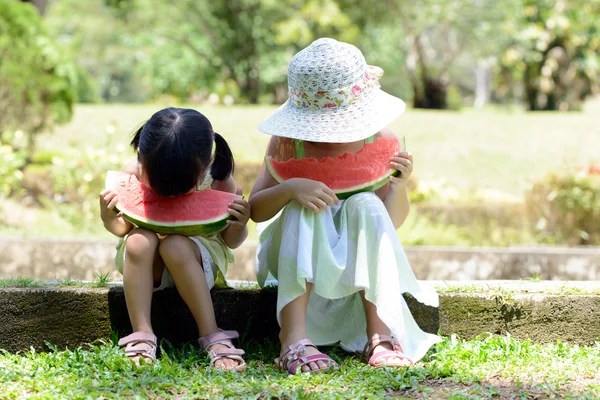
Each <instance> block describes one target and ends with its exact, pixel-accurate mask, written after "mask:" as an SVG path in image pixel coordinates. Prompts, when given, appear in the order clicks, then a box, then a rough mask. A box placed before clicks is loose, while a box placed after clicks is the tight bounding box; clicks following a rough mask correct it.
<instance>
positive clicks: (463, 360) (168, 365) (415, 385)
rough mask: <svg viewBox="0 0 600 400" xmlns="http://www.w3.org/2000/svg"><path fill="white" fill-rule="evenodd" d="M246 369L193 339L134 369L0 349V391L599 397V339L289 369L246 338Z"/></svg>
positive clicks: (114, 352)
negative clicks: (220, 366) (231, 366)
mask: <svg viewBox="0 0 600 400" xmlns="http://www.w3.org/2000/svg"><path fill="white" fill-rule="evenodd" d="M244 347H245V349H246V350H247V355H246V360H247V361H248V363H249V368H248V370H247V371H245V372H243V373H239V374H233V373H227V372H219V371H214V370H210V369H209V368H208V367H207V366H208V360H207V358H206V357H205V356H203V355H201V354H200V353H199V352H198V350H197V348H195V347H192V346H187V347H184V348H182V349H173V348H171V347H170V346H168V344H164V346H163V348H164V349H165V351H163V352H162V355H161V356H160V357H159V360H158V361H157V362H156V363H155V364H154V365H151V366H142V367H140V368H136V367H134V366H132V364H131V363H130V362H129V361H128V360H127V359H126V358H125V357H124V356H123V355H122V353H121V351H120V350H119V349H118V348H117V347H116V346H114V345H113V344H112V343H100V344H97V345H90V346H87V347H85V348H78V349H76V350H58V349H54V351H51V352H48V353H37V352H34V351H30V352H27V353H23V354H17V355H15V354H9V353H4V354H2V353H0V398H3V399H21V398H35V399H57V398H58V399H80V398H100V399H109V398H174V399H182V398H185V399H187V398H199V399H205V398H210V399H218V398H249V399H259V398H260V399H269V398H278V399H341V398H344V399H357V398H370V399H372V398H382V397H384V396H394V397H402V398H450V399H466V398H482V399H488V398H499V399H507V398H550V397H552V398H590V399H591V398H597V397H598V396H600V378H599V377H598V376H597V374H596V373H597V371H598V366H599V365H600V343H598V344H596V345H595V346H590V347H579V346H572V345H567V344H563V343H554V344H545V345H539V344H532V343H530V342H529V341H517V340H514V339H512V338H510V337H508V336H504V337H481V338H479V339H478V340H471V341H464V340H459V339H456V338H446V339H444V341H443V342H442V343H440V344H439V345H437V346H436V348H434V349H433V350H432V351H430V353H429V354H428V355H427V356H426V358H425V359H424V360H423V361H421V362H419V363H418V364H417V365H416V366H414V367H412V368H410V369H404V370H393V369H372V368H369V367H368V366H366V365H364V364H362V363H360V362H359V361H358V360H357V359H356V358H354V357H351V356H349V355H348V354H347V353H344V352H342V351H341V350H339V349H333V350H331V351H330V354H331V355H332V356H333V357H334V358H335V359H336V360H337V361H338V363H339V364H340V371H338V372H334V373H328V374H318V375H311V374H303V375H299V376H289V375H287V374H285V373H283V372H280V371H278V370H277V369H276V368H275V367H274V364H273V362H272V359H273V358H274V357H275V356H276V346H274V345H273V344H272V343H266V344H263V345H260V346H257V345H256V343H245V345H244Z"/></svg>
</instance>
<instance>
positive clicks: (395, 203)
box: [381, 129, 413, 229]
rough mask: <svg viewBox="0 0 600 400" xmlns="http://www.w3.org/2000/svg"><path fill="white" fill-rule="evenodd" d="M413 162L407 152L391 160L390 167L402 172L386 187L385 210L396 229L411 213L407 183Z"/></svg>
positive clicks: (391, 178) (387, 134) (392, 178)
mask: <svg viewBox="0 0 600 400" xmlns="http://www.w3.org/2000/svg"><path fill="white" fill-rule="evenodd" d="M381 133H382V136H388V137H389V136H394V134H393V133H392V132H391V131H390V130H388V129H385V130H382V132H381ZM403 150H404V149H403ZM412 160H413V158H412V154H411V153H409V152H405V151H400V152H398V153H396V154H395V155H394V157H393V159H391V160H390V166H391V167H392V168H395V169H397V170H399V171H400V172H401V174H400V175H399V176H398V177H390V184H389V186H388V185H386V186H388V187H389V188H386V189H385V190H384V193H385V192H387V193H385V198H384V204H385V208H386V209H387V211H388V214H389V215H390V218H391V219H392V223H393V224H394V228H396V229H398V228H400V226H402V224H403V223H404V221H405V220H406V217H407V216H408V212H409V211H410V202H409V200H408V190H407V188H406V182H407V181H408V177H409V176H410V174H411V173H412V170H413V165H412Z"/></svg>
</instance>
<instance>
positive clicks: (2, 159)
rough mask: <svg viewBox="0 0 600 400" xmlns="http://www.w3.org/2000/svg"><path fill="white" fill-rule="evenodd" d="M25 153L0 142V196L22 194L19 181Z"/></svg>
mask: <svg viewBox="0 0 600 400" xmlns="http://www.w3.org/2000/svg"><path fill="white" fill-rule="evenodd" d="M25 162H26V153H25V152H24V151H21V150H15V149H14V148H13V147H12V146H10V145H5V144H0V198H2V197H9V196H13V195H22V194H23V190H22V188H21V182H22V181H23V172H22V171H21V168H22V167H23V166H24V165H25Z"/></svg>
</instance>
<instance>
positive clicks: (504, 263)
mask: <svg viewBox="0 0 600 400" xmlns="http://www.w3.org/2000/svg"><path fill="white" fill-rule="evenodd" d="M115 245H116V240H112V239H111V240H45V239H28V238H10V237H9V238H7V237H3V238H2V239H1V240H0V278H16V277H30V278H35V279H38V280H52V279H57V278H58V279H64V278H67V277H70V278H72V279H77V280H92V279H94V275H95V273H103V274H104V273H110V274H111V277H112V278H113V279H121V276H120V274H119V273H118V272H117V271H116V270H115V268H114V266H113V259H114V256H115ZM405 250H406V253H407V255H408V259H409V261H410V263H411V265H412V267H413V270H414V271H415V275H416V276H417V278H418V279H427V280H432V279H433V280H435V279H443V280H448V279H459V280H467V279H475V280H480V279H523V278H527V277H532V276H536V275H538V276H541V277H542V278H543V279H547V280H600V248H598V247H578V248H561V247H508V248H473V247H464V248H461V247H431V246H416V247H406V248H405ZM234 253H235V255H236V259H237V262H236V263H235V264H234V265H231V266H230V268H229V273H228V274H227V277H228V278H229V279H232V280H246V281H253V280H256V274H255V271H254V256H255V253H256V243H255V242H246V243H245V244H244V245H243V246H242V247H240V248H239V249H236V250H235V251H234Z"/></svg>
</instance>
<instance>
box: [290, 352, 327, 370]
mask: <svg viewBox="0 0 600 400" xmlns="http://www.w3.org/2000/svg"><path fill="white" fill-rule="evenodd" d="M316 361H327V362H328V363H331V364H333V365H337V363H336V362H335V361H333V359H332V358H331V357H329V356H328V355H327V354H323V353H321V354H313V355H312V356H307V357H300V358H298V359H297V360H296V361H294V362H292V364H291V365H288V367H289V368H288V369H287V371H288V372H289V373H290V374H292V375H296V372H297V371H298V367H300V368H302V367H303V366H305V365H306V364H309V363H311V362H316Z"/></svg>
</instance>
